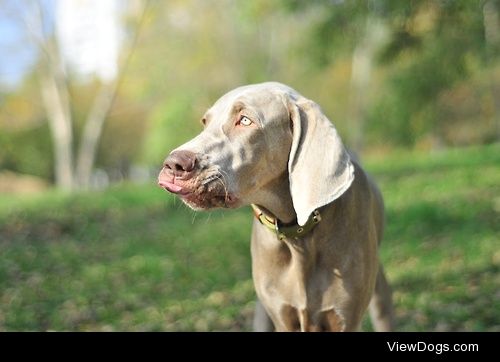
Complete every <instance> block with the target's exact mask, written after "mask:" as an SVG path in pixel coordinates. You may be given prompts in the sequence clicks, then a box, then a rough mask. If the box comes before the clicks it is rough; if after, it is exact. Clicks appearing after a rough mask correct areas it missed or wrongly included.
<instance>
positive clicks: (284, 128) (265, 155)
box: [158, 83, 293, 210]
mask: <svg viewBox="0 0 500 362" xmlns="http://www.w3.org/2000/svg"><path fill="white" fill-rule="evenodd" d="M291 92H293V91H292V90H291V89H289V88H287V87H285V86H282V85H277V84H276V83H264V84H259V85H252V86H245V87H241V88H237V89H235V90H233V91H231V92H229V93H227V94H225V95H224V96H222V97H221V98H220V99H219V100H218V101H217V102H216V103H215V104H214V105H213V106H212V107H211V108H210V109H209V110H208V111H207V112H206V113H205V115H204V116H203V118H202V123H203V124H204V130H203V131H202V132H201V133H200V134H199V135H198V136H197V137H195V138H194V139H192V140H191V141H189V142H187V143H185V144H184V145H182V146H180V147H178V148H177V149H175V150H174V151H172V152H171V153H170V155H169V156H168V157H167V158H166V159H165V162H164V165H163V169H162V170H161V172H160V174H159V176H158V183H159V185H160V186H161V187H163V188H164V189H165V190H167V191H170V192H172V193H174V194H177V195H178V196H179V197H180V198H181V199H182V200H183V201H184V202H185V203H186V204H187V205H189V206H190V207H192V208H193V209H197V210H200V209H202V210H203V209H211V208H215V207H239V206H242V205H245V204H249V203H251V202H253V201H252V198H253V195H254V194H255V193H257V192H258V191H259V190H261V189H262V188H264V187H265V186H266V184H268V183H270V182H272V181H273V180H275V179H276V178H278V177H280V176H282V175H283V174H284V173H285V172H287V164H288V159H289V153H290V148H291V144H292V129H291V128H292V127H291V122H290V112H289V110H288V108H287V101H286V97H289V96H291V94H292V93H291Z"/></svg>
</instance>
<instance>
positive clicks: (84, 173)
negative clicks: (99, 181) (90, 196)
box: [76, 80, 118, 188]
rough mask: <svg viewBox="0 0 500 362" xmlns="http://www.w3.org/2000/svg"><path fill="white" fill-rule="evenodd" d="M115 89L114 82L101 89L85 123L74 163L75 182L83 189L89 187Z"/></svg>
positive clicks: (116, 85) (116, 83)
mask: <svg viewBox="0 0 500 362" xmlns="http://www.w3.org/2000/svg"><path fill="white" fill-rule="evenodd" d="M117 87H118V82H117V81H116V80H114V81H111V83H108V84H104V85H103V86H102V87H101V90H100V92H99V93H98V95H97V97H96V98H95V100H94V103H93V104H92V109H91V110H90V112H89V115H88V117H87V120H86V122H85V127H84V130H83V134H82V140H81V143H80V148H79V150H78V159H77V163H76V165H77V166H76V178H77V180H76V182H77V184H78V185H79V186H81V187H83V188H87V187H88V186H89V183H90V178H91V176H92V168H93V165H94V161H95V157H96V154H97V148H98V145H99V139H100V138H101V134H102V127H103V124H104V121H105V120H106V118H107V116H108V114H109V111H110V110H111V106H112V104H113V99H114V98H115V95H116V91H117Z"/></svg>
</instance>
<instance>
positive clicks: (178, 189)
mask: <svg viewBox="0 0 500 362" xmlns="http://www.w3.org/2000/svg"><path fill="white" fill-rule="evenodd" d="M158 185H160V186H161V187H163V188H165V189H167V190H168V191H170V192H174V193H177V192H181V191H182V187H180V186H178V185H175V184H172V183H170V182H167V181H159V182H158Z"/></svg>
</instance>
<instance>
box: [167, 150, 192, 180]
mask: <svg viewBox="0 0 500 362" xmlns="http://www.w3.org/2000/svg"><path fill="white" fill-rule="evenodd" d="M195 164H196V154H195V153H194V152H191V151H182V150H181V151H174V152H172V153H171V154H170V155H169V156H168V157H167V159H166V160H165V162H164V163H163V166H164V167H165V168H166V169H167V170H170V171H171V172H172V173H173V174H174V175H175V176H177V177H182V176H184V175H186V174H187V173H189V172H191V171H193V170H194V167H195Z"/></svg>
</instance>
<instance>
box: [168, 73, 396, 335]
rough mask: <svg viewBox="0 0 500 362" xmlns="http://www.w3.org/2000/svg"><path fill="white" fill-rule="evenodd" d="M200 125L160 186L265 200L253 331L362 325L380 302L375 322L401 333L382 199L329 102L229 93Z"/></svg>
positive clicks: (274, 93) (206, 197)
mask: <svg viewBox="0 0 500 362" xmlns="http://www.w3.org/2000/svg"><path fill="white" fill-rule="evenodd" d="M203 122H204V124H205V130H204V131H203V132H202V133H201V134H200V135H199V136H198V137H196V138H195V139H193V140H191V141H190V142H188V143H187V144H185V145H183V146H181V147H179V148H178V149H177V150H174V151H173V152H172V153H171V154H170V155H169V156H168V157H167V159H166V160H165V163H164V168H163V170H162V172H161V173H160V176H159V184H160V186H162V187H163V188H165V189H167V190H168V191H170V192H173V193H176V194H178V195H179V196H180V197H181V198H182V199H183V201H184V202H186V203H187V204H188V205H190V206H191V207H193V208H195V209H210V208H213V207H239V206H241V205H245V204H255V205H257V206H255V209H256V210H257V211H258V212H259V220H260V221H259V220H257V219H256V220H255V221H254V226H253V232H252V244H251V250H252V270H253V279H254V284H255V289H256V292H257V296H258V298H259V300H260V302H261V303H262V305H261V304H259V303H258V305H257V308H256V316H255V321H254V328H255V329H256V330H273V329H275V330H278V331H354V330H358V329H359V327H360V323H361V320H362V317H363V314H364V312H365V310H366V308H367V307H368V305H369V304H370V301H371V304H370V312H371V316H372V321H373V323H374V326H375V328H376V329H377V330H390V329H392V325H393V316H392V301H391V292H390V288H389V286H388V284H387V282H386V280H385V276H384V274H383V270H382V267H381V266H380V265H379V260H378V245H379V244H380V240H381V238H382V233H383V225H384V217H383V215H384V212H383V202H382V197H381V195H380V192H379V191H378V189H377V188H376V186H375V185H374V183H373V182H372V181H371V180H370V179H369V178H368V177H367V175H366V174H365V173H364V171H363V170H362V169H361V167H360V166H359V165H357V164H356V163H355V162H354V161H352V160H351V158H350V157H349V155H348V153H347V152H346V150H345V148H344V146H343V144H342V142H341V141H340V138H339V136H338V134H337V132H336V130H335V128H334V127H333V125H332V124H331V122H330V121H329V120H328V119H327V118H326V117H325V116H324V114H323V113H322V112H321V110H320V108H319V107H318V106H317V105H316V104H315V103H314V102H311V101H310V100H307V99H306V98H304V97H302V96H301V95H300V94H298V93H297V92H296V91H294V90H293V89H291V88H289V87H287V86H284V85H282V84H279V83H263V84H258V85H252V86H246V87H241V88H237V89H235V90H233V91H231V92H229V93H228V94H226V95H224V96H223V97H222V98H221V99H219V100H218V101H217V102H216V103H215V105H214V106H213V107H212V108H211V109H209V111H207V113H206V114H205V117H204V118H203ZM266 220H267V222H266ZM266 224H267V225H266ZM270 226H271V227H274V228H276V232H273V231H272V230H269V228H270ZM285 230H288V231H285ZM290 230H291V231H290Z"/></svg>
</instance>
